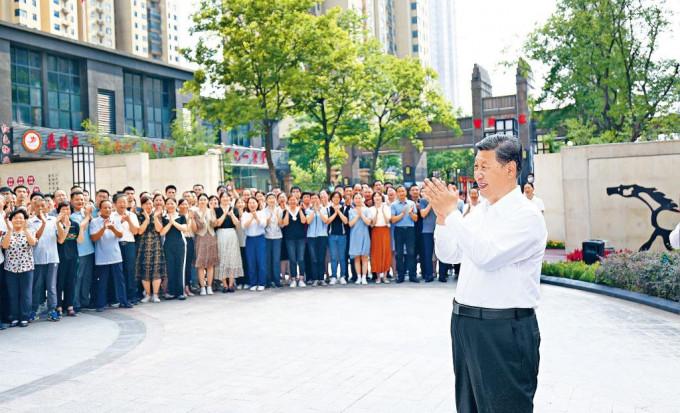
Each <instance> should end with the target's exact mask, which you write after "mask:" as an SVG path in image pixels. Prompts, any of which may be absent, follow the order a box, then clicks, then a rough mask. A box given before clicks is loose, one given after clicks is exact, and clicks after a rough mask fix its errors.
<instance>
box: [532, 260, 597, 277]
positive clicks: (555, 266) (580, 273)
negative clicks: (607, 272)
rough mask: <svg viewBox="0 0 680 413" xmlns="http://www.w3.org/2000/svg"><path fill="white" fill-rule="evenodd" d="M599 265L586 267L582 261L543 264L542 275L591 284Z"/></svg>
mask: <svg viewBox="0 0 680 413" xmlns="http://www.w3.org/2000/svg"><path fill="white" fill-rule="evenodd" d="M598 267H599V263H595V264H594V265H587V264H586V263H584V262H583V261H574V262H544V263H543V269H542V274H544V275H550V276H553V277H560V278H569V279H571V280H581V281H587V282H592V281H593V280H594V279H595V271H596V269H597V268H598Z"/></svg>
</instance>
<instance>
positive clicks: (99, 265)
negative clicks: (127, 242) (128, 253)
mask: <svg viewBox="0 0 680 413" xmlns="http://www.w3.org/2000/svg"><path fill="white" fill-rule="evenodd" d="M112 210H113V203H111V201H109V200H108V199H105V200H102V201H101V202H100V203H99V216H98V217H97V218H95V219H93V220H92V223H90V236H91V237H92V241H93V242H94V250H95V255H94V257H95V261H94V270H95V273H96V274H97V276H98V278H99V285H98V290H99V291H98V293H97V312H102V311H104V307H106V288H107V286H108V281H109V275H111V276H112V278H113V286H114V288H115V290H116V300H117V301H118V302H119V303H120V307H121V308H132V304H130V303H129V302H128V300H127V294H126V293H125V275H124V274H123V256H122V254H121V252H120V245H119V244H118V239H119V238H122V237H123V227H122V225H121V224H120V221H114V220H111V211H112Z"/></svg>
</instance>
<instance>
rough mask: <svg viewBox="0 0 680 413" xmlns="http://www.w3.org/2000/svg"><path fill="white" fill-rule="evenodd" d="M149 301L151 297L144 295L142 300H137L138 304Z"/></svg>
mask: <svg viewBox="0 0 680 413" xmlns="http://www.w3.org/2000/svg"><path fill="white" fill-rule="evenodd" d="M149 300H151V296H150V295H145V296H144V298H142V299H141V300H139V302H140V303H148V302H149Z"/></svg>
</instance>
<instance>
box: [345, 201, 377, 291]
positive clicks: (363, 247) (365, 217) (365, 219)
mask: <svg viewBox="0 0 680 413" xmlns="http://www.w3.org/2000/svg"><path fill="white" fill-rule="evenodd" d="M353 200H354V205H355V206H354V208H352V209H351V210H350V211H349V226H350V227H351V230H350V234H349V256H350V258H353V259H354V267H355V268H356V271H357V281H356V283H355V284H363V285H366V284H368V282H366V276H367V275H368V256H369V255H370V254H371V235H370V234H369V232H368V228H369V226H370V225H371V220H372V219H373V214H372V213H371V211H370V210H369V209H368V208H367V207H366V206H364V197H363V195H361V192H357V193H356V194H354V198H353Z"/></svg>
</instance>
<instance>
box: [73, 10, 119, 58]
mask: <svg viewBox="0 0 680 413" xmlns="http://www.w3.org/2000/svg"><path fill="white" fill-rule="evenodd" d="M78 3H80V5H79V6H78V7H79V11H78V12H79V13H80V15H81V18H80V19H78V29H79V31H80V40H81V41H83V42H86V43H90V44H94V45H97V46H102V47H108V48H110V49H115V48H116V14H115V11H116V9H115V7H114V3H113V0H83V1H82V2H80V1H78Z"/></svg>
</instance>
